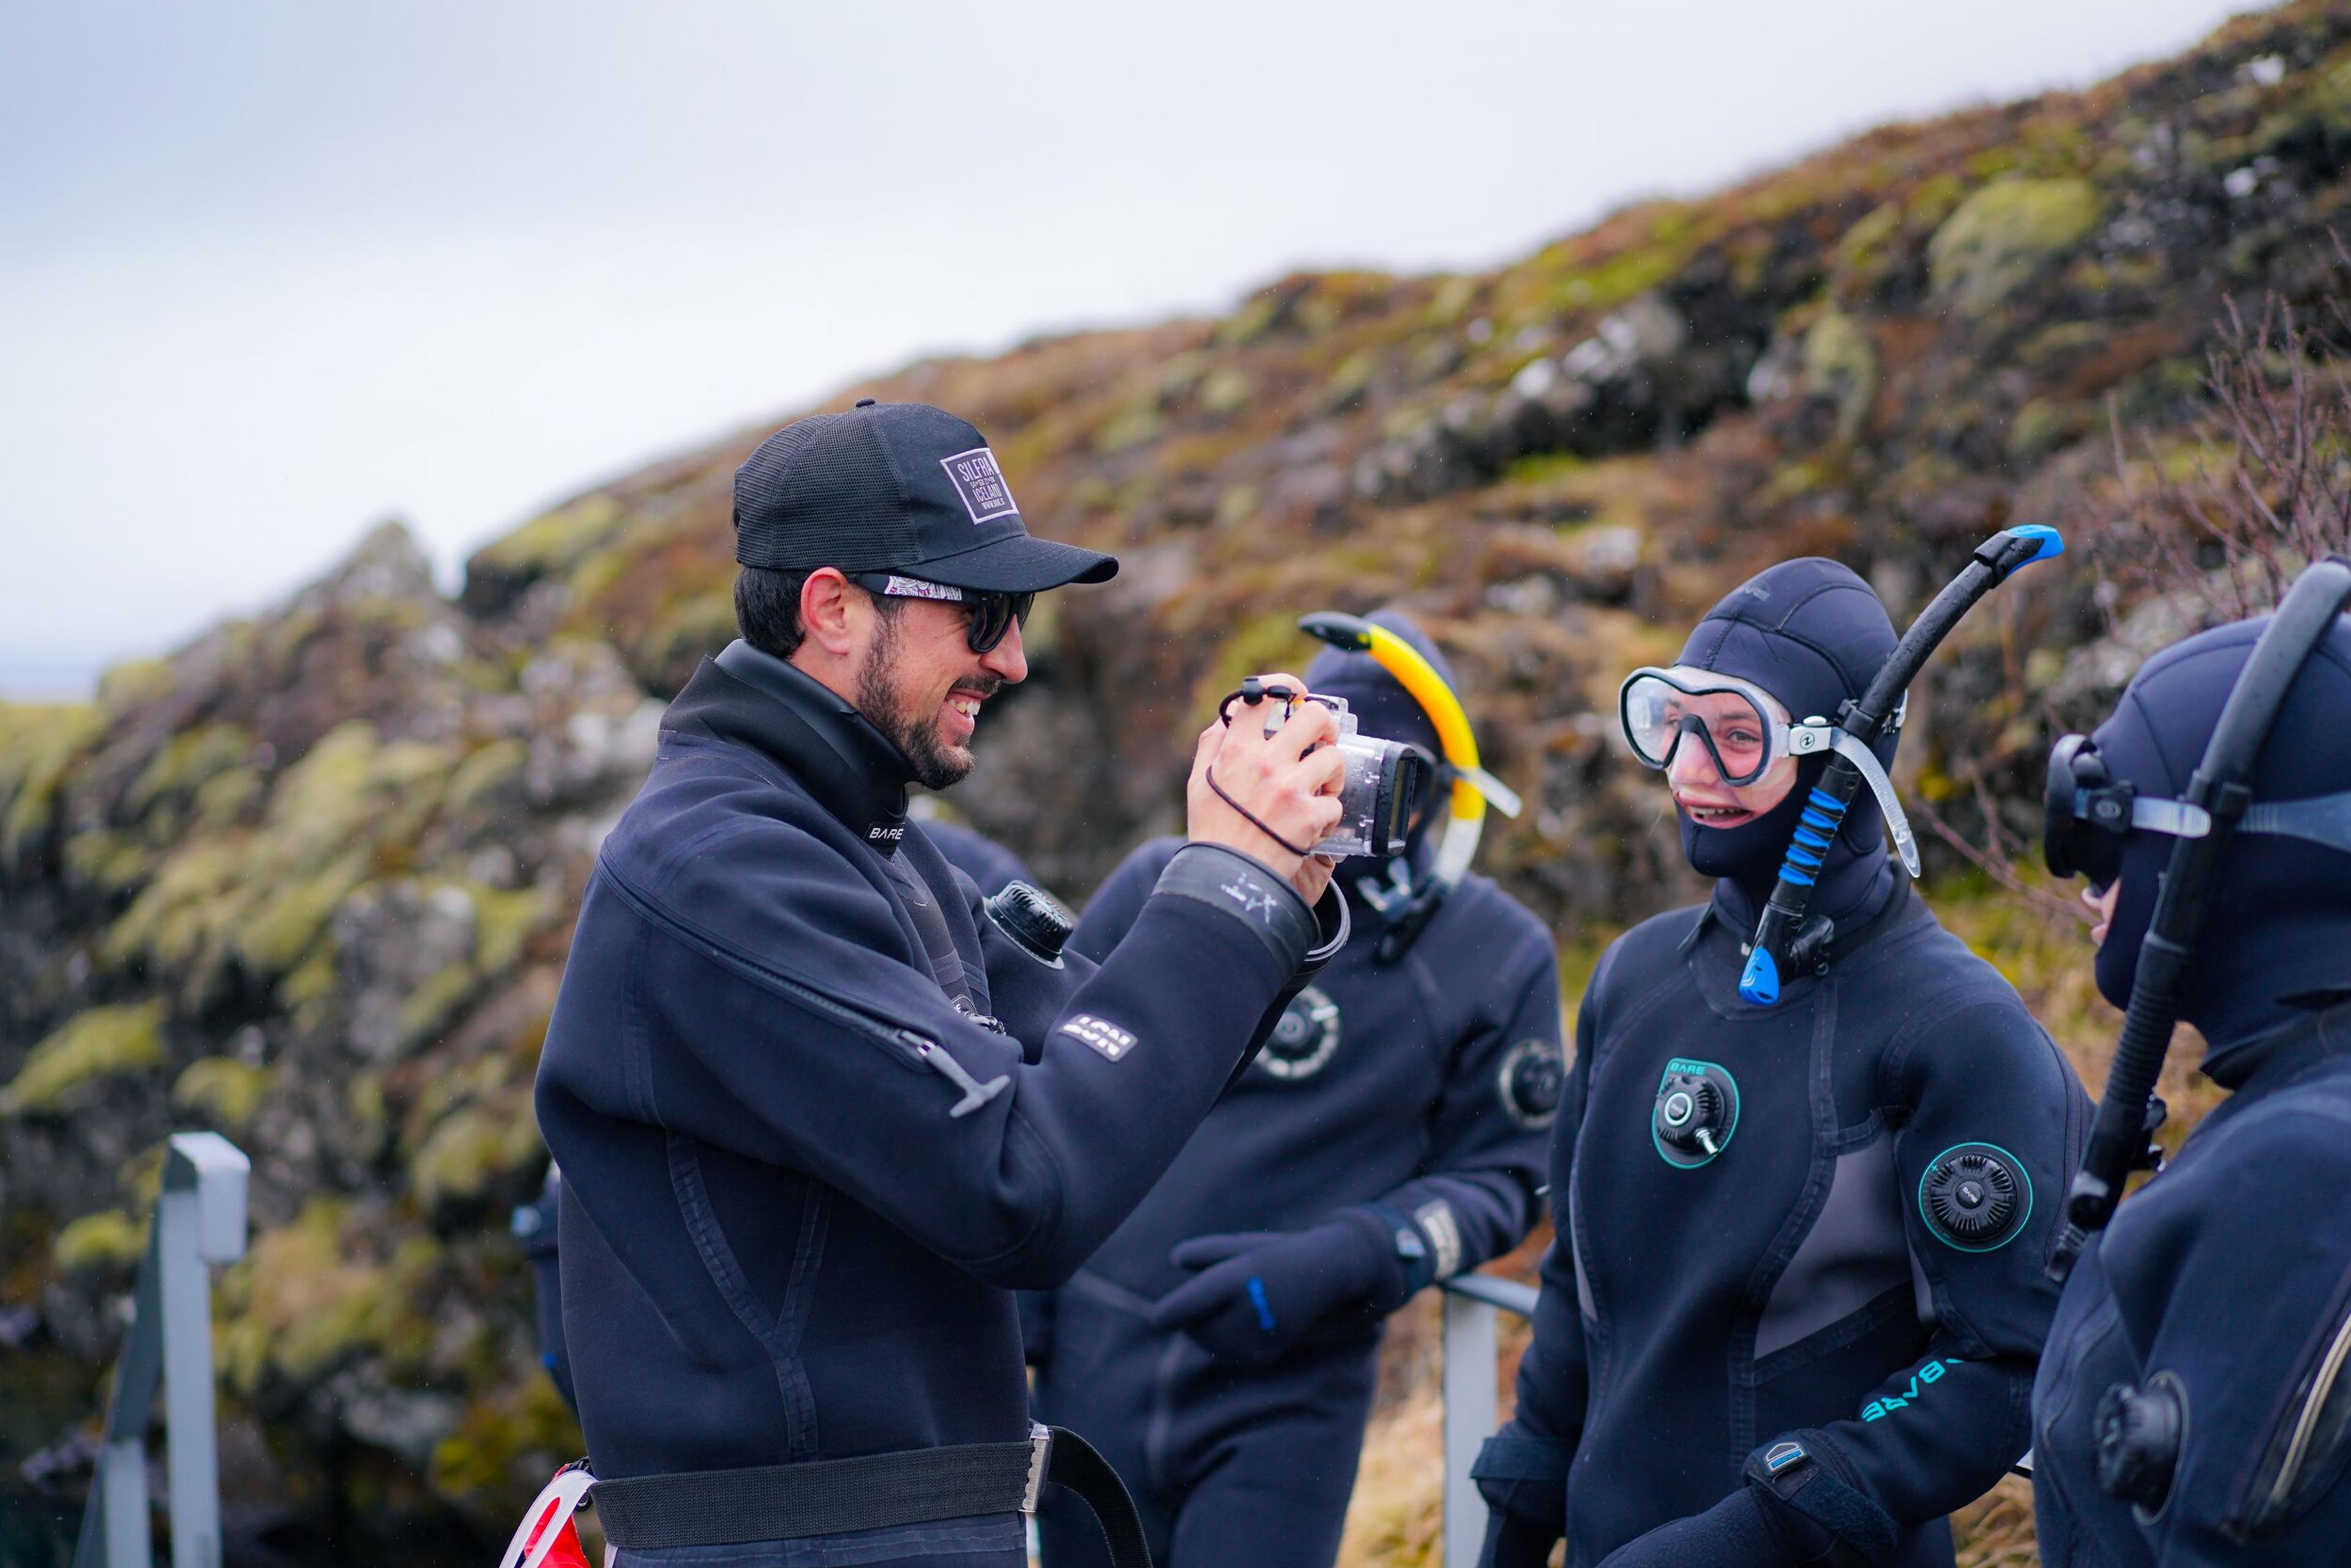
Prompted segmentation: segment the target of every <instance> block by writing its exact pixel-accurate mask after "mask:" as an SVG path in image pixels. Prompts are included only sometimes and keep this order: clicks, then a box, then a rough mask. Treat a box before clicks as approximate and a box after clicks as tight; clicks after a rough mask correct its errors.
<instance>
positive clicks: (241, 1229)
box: [74, 1133, 251, 1568]
mask: <svg viewBox="0 0 2351 1568" xmlns="http://www.w3.org/2000/svg"><path fill="white" fill-rule="evenodd" d="M250 1169H251V1163H250V1162H249V1161H247V1160H246V1157H245V1155H243V1154H242V1153H241V1152H239V1151H238V1149H237V1148H236V1146H235V1145H233V1144H231V1143H230V1142H229V1141H228V1140H227V1139H225V1138H224V1137H222V1136H221V1135H220V1134H217V1133H180V1134H174V1135H173V1136H172V1141H171V1144H170V1146H169V1151H168V1153H167V1154H166V1155H165V1158H164V1163H163V1191H162V1196H161V1197H159V1198H158V1200H157V1202H156V1205H155V1223H154V1226H153V1228H152V1231H151V1232H150V1234H149V1237H148V1241H147V1256H146V1258H145V1259H144V1260H142V1261H141V1264H140V1266H139V1284H138V1293H137V1295H136V1297H135V1298H134V1303H135V1304H134V1305H133V1307H132V1310H131V1327H130V1330H129V1332H128V1333H126V1334H125V1336H124V1339H123V1344H122V1356H121V1359H120V1362H118V1363H117V1364H116V1369H115V1380H114V1398H113V1400H112V1401H111V1403H110V1405H109V1406H108V1408H107V1416H106V1441H105V1446H104V1448H102V1449H101V1450H100V1455H99V1470H98V1476H97V1479H96V1483H95V1485H93V1486H92V1488H91V1495H90V1500H89V1506H88V1507H87V1509H86V1510H85V1511H84V1512H83V1514H82V1527H81V1537H80V1540H79V1542H78V1543H77V1545H76V1546H75V1548H74V1568H154V1563H155V1552H154V1543H153V1538H152V1534H151V1533H150V1528H149V1524H148V1519H147V1447H146V1438H147V1421H148V1416H150V1415H151V1414H152V1411H153V1408H154V1404H155V1384H156V1380H157V1378H158V1377H159V1376H160V1377H161V1378H162V1382H163V1385H164V1419H165V1422H166V1423H167V1425H166V1426H165V1427H164V1443H165V1463H166V1470H165V1475H166V1477H167V1480H168V1488H167V1496H168V1499H169V1503H170V1510H171V1520H172V1568H220V1555H221V1549H220V1448H219V1437H218V1434H217V1433H216V1432H215V1431H214V1416H213V1334H212V1278H211V1274H210V1271H209V1269H208V1267H207V1266H208V1265H210V1264H214V1263H229V1262H234V1261H235V1260H237V1259H239V1258H242V1257H243V1256H245V1230H246V1174H247V1172H248V1171H249V1170H250Z"/></svg>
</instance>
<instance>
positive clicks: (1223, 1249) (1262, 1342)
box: [1151, 1207, 1427, 1366]
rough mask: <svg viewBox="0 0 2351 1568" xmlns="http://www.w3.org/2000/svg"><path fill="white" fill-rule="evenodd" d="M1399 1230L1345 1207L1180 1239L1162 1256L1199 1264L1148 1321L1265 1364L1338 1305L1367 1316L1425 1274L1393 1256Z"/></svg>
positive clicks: (1374, 1214)
mask: <svg viewBox="0 0 2351 1568" xmlns="http://www.w3.org/2000/svg"><path fill="white" fill-rule="evenodd" d="M1403 1228H1407V1229H1409V1228H1410V1224H1409V1222H1408V1221H1407V1222H1405V1225H1404V1227H1403ZM1398 1229H1399V1227H1398V1226H1397V1225H1395V1224H1394V1223H1391V1221H1390V1219H1389V1218H1385V1217H1383V1216H1382V1215H1381V1214H1380V1213H1379V1212H1378V1211H1376V1210H1375V1209H1373V1208H1370V1207H1362V1208H1343V1209H1341V1210H1340V1211H1339V1212H1338V1213H1337V1214H1335V1215H1333V1216H1332V1218H1329V1219H1327V1220H1325V1221H1324V1222H1322V1224H1320V1225H1317V1226H1314V1227H1313V1228H1311V1229H1307V1230H1297V1231H1290V1232H1287V1233H1282V1232H1276V1231H1264V1230H1245V1231H1235V1232H1231V1233H1228V1234H1223V1235H1216V1236H1197V1237H1194V1238H1193V1239H1191V1240H1189V1241H1184V1242H1179V1243H1177V1244H1176V1246H1175V1249H1174V1250H1173V1251H1172V1252H1170V1253H1169V1254H1168V1259H1169V1261H1171V1262H1173V1263H1174V1264H1175V1266H1176V1267H1177V1268H1179V1269H1190V1270H1197V1272H1196V1274H1194V1276H1193V1277H1192V1278H1191V1279H1190V1280H1188V1281H1185V1282H1184V1283H1183V1284H1181V1285H1178V1286H1177V1287H1175V1290H1173V1291H1169V1292H1168V1293H1167V1294H1166V1295H1165V1296H1164V1297H1162V1298H1161V1299H1160V1301H1159V1304H1158V1305H1157V1306H1156V1307H1155V1308H1154V1309H1153V1310H1152V1313H1151V1322H1152V1325H1153V1326H1154V1327H1155V1328H1161V1329H1179V1330H1181V1331H1183V1333H1186V1334H1188V1335H1189V1336H1191V1338H1192V1339H1193V1340H1194V1341H1195V1342H1196V1343H1198V1344H1199V1345H1200V1347H1201V1348H1202V1349H1204V1350H1206V1351H1207V1352H1208V1354H1211V1355H1214V1356H1215V1357H1216V1358H1217V1360H1219V1361H1222V1362H1226V1363H1228V1364H1231V1365H1234V1366H1266V1365H1270V1364H1272V1363H1273V1362H1276V1361H1279V1360H1280V1358H1281V1357H1282V1356H1284V1355H1285V1354H1289V1352H1290V1349H1291V1348H1292V1347H1293V1346H1295V1345H1296V1344H1297V1343H1298V1342H1299V1341H1300V1340H1301V1339H1302V1338H1303V1337H1305V1335H1306V1334H1307V1333H1308V1332H1309V1331H1310V1330H1311V1329H1313V1328H1314V1327H1315V1326H1316V1325H1317V1324H1319V1323H1322V1322H1325V1321H1326V1320H1328V1319H1330V1318H1331V1317H1332V1315H1333V1314H1335V1313H1337V1312H1341V1311H1342V1310H1343V1309H1348V1310H1352V1311H1354V1312H1361V1313H1362V1314H1363V1321H1364V1322H1373V1321H1374V1320H1375V1319H1376V1318H1378V1317H1381V1316H1384V1315H1385V1314H1386V1313H1388V1312H1393V1311H1394V1310H1395V1308H1396V1307H1398V1306H1401V1305H1402V1304H1403V1303H1404V1301H1405V1299H1406V1298H1407V1297H1409V1296H1410V1295H1411V1294H1412V1292H1413V1291H1415V1290H1416V1289H1418V1288H1419V1286H1421V1285H1423V1284H1426V1283H1427V1281H1426V1277H1425V1275H1426V1268H1425V1266H1424V1267H1422V1268H1421V1269H1419V1270H1416V1269H1414V1268H1413V1266H1412V1263H1413V1260H1408V1259H1406V1258H1404V1257H1401V1256H1399V1255H1398V1251H1397V1245H1396V1239H1397V1232H1398ZM1414 1234H1415V1235H1417V1232H1416V1231H1414ZM1416 1272H1418V1273H1420V1274H1422V1275H1423V1276H1424V1277H1422V1278H1419V1279H1417V1280H1416V1279H1415V1278H1414V1275H1415V1273H1416Z"/></svg>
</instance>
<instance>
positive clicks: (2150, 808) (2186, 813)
mask: <svg viewBox="0 0 2351 1568" xmlns="http://www.w3.org/2000/svg"><path fill="white" fill-rule="evenodd" d="M2130 825H2131V826H2132V828H2133V829H2135V830H2137V831H2144V832H2150V833H2165V834H2168V835H2169V836H2170V837H2172V838H2175V839H2200V838H2204V837H2206V836H2207V835H2209V834H2210V832H2211V831H2212V813H2211V812H2210V811H2208V810H2205V809H2204V808H2203V807H2201V806H2199V805H2196V804H2194V803H2193V802H2191V801H2187V800H2167V799H2165V798H2163V797H2162V796H2159V795H2138V796H2134V797H2133V798H2132V800H2131V815H2130ZM2237 831H2239V832H2241V833H2267V834H2271V835H2273V836H2274V837H2277V838H2284V839H2301V840H2303V841H2304V842H2306V843H2314V844H2320V845H2324V846H2325V848H2327V849H2330V850H2340V851H2342V852H2345V853H2346V854H2351V789H2346V790H2344V791H2341V792H2340V793H2337V794H2334V795H2313V796H2311V797H2310V798H2308V799H2307V800H2273V801H2271V802H2270V803H2268V804H2267V805H2256V806H2249V807H2247V808H2246V809H2245V814H2244V815H2243V816H2242V817H2241V818H2240V819H2238V821H2237Z"/></svg>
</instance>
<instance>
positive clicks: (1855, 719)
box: [1739, 523, 2065, 1007]
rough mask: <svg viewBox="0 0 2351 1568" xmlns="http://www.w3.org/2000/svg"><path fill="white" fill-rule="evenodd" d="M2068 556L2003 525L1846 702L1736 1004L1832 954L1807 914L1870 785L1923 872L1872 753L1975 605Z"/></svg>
mask: <svg viewBox="0 0 2351 1568" xmlns="http://www.w3.org/2000/svg"><path fill="white" fill-rule="evenodd" d="M2064 549H2065V541H2064V539H2062V538H2059V537H2058V534H2057V530H2056V529H2054V528H2047V527H2044V526H2043V525H2041V524H2037V523H2026V524H2020V525H2019V526H2017V527H2015V528H2003V529H2001V531H2000V532H1999V533H1996V534H1994V535H1992V536H1991V538H1988V539H1986V540H1984V542H1983V543H1981V544H1980V545H1978V546H1977V547H1976V548H1975V551H1974V553H1973V555H1972V557H1971V558H1970V559H1969V561H1968V564H1967V566H1966V567H1965V568H1964V569H1963V570H1961V571H1960V572H1959V576H1957V577H1955V578H1953V579H1952V580H1950V582H1949V583H1948V584H1947V585H1945V587H1944V589H1943V591H1941V592H1940V593H1938V594H1937V595H1935V600H1934V602H1933V603H1931V604H1929V605H1928V606H1927V608H1926V611H1925V612H1923V613H1921V614H1920V615H1919V617H1918V619H1917V620H1916V621H1914V622H1911V623H1910V629H1909V630H1908V631H1907V632H1904V633H1903V634H1902V640H1901V641H1900V642H1899V643H1896V644H1895V648H1894V652H1893V653H1892V654H1891V655H1889V656H1888V657H1887V659H1886V663H1885V664H1883V665H1881V666H1879V668H1878V671H1877V674H1876V675H1874V676H1872V677H1871V679H1870V682H1869V685H1868V687H1867V688H1866V689H1865V691H1864V692H1863V693H1862V695H1861V697H1860V699H1859V700H1858V701H1848V702H1847V703H1845V704H1844V706H1843V707H1842V708H1841V709H1840V710H1839V711H1838V713H1837V716H1836V724H1835V727H1834V732H1832V733H1831V736H1830V740H1831V742H1832V748H1833V750H1834V756H1832V757H1831V758H1830V759H1829V763H1828V767H1827V768H1826V769H1824V770H1823V773H1822V774H1821V779H1820V782H1819V783H1818V784H1816V785H1814V786H1813V789H1812V793H1811V795H1810V796H1809V797H1808V798H1807V799H1806V800H1805V803H1804V810H1803V813H1802V816H1801V817H1800V818H1799V819H1798V821H1797V827H1796V832H1795V837H1794V838H1793V839H1792V840H1791V841H1790V842H1789V844H1788V852H1787V855H1786V858H1785V859H1784V860H1782V862H1781V866H1780V875H1779V880H1778V881H1777V882H1775V883H1773V884H1772V887H1771V898H1770V900H1769V901H1768V902H1767V903H1766V904H1764V906H1763V914H1762V915H1761V918H1759V919H1758V920H1757V922H1756V925H1755V938H1754V941H1753V943H1752V944H1751V945H1750V949H1749V952H1748V956H1747V967H1746V968H1745V969H1744V970H1742V971H1741V972H1740V977H1739V996H1740V1000H1742V1001H1745V1002H1748V1003H1750V1004H1752V1005H1754V1006H1756V1007H1771V1006H1774V1005H1776V1004H1777V1003H1778V1002H1779V1000H1780V988H1781V982H1782V977H1783V976H1788V975H1794V974H1800V973H1802V971H1803V970H1804V969H1805V968H1807V967H1810V966H1811V965H1813V963H1815V962H1817V961H1818V959H1819V957H1820V956H1821V955H1822V954H1823V953H1824V952H1826V951H1827V948H1828V944H1829V941H1830V939H1831V937H1832V936H1834V928H1833V927H1832V925H1831V924H1830V922H1829V921H1828V920H1827V919H1825V918H1821V917H1814V918H1811V919H1807V917H1806V914H1807V911H1808V910H1809V909H1810V907H1811V904H1812V899H1813V885H1814V883H1816V882H1817V881H1818V875H1819V873H1820V871H1821V868H1822V866H1823V862H1824V860H1825V857H1826V856H1827V853H1828V851H1829V847H1830V845H1831V844H1832V843H1833V842H1834V841H1835V839H1836V835H1837V830H1838V828H1840V827H1841V826H1843V825H1844V816H1845V812H1846V811H1847V810H1850V809H1851V808H1852V806H1853V802H1854V798H1855V796H1856V795H1858V794H1859V793H1860V791H1861V789H1862V786H1863V785H1864V784H1865V783H1866V784H1867V785H1868V786H1869V787H1870V789H1871V790H1872V791H1873V792H1874V793H1875V794H1876V797H1877V800H1878V804H1879V805H1880V806H1881V807H1882V808H1884V810H1885V812H1886V823H1887V825H1888V826H1889V827H1890V828H1891V829H1892V830H1893V832H1894V842H1895V848H1896V850H1897V851H1898V852H1900V853H1901V856H1902V863H1903V865H1904V867H1905V869H1907V871H1908V872H1909V873H1910V874H1911V875H1913V876H1916V875H1917V873H1918V851H1917V844H1916V843H1915V841H1913V840H1912V839H1911V836H1910V829H1909V824H1908V823H1907V821H1905V820H1904V818H1903V815H1902V810H1901V807H1900V805H1899V803H1898V802H1896V800H1895V799H1894V789H1893V786H1892V784H1891V783H1889V782H1888V781H1887V780H1886V773H1885V769H1884V768H1883V767H1881V766H1880V765H1879V764H1878V762H1877V760H1876V755H1875V754H1874V752H1873V751H1872V750H1871V748H1872V747H1875V746H1876V744H1877V742H1878V740H1879V738H1880V737H1882V736H1884V735H1885V733H1886V730H1887V729H1888V728H1889V727H1891V726H1893V725H1894V724H1896V722H1897V716H1898V715H1899V714H1900V712H1901V710H1902V704H1903V698H1904V695H1905V694H1906V693H1907V692H1908V691H1909V689H1910V683H1911V681H1912V680H1913V679H1914V678H1915V677H1916V676H1917V674H1918V671H1919V670H1920V669H1921V668H1922V667H1924V665H1925V664H1926V663H1927V660H1928V656H1929V655H1931V654H1932V653H1934V651H1935V649H1936V648H1937V647H1938V646H1939V645H1940V644H1941V643H1942V641H1943V639H1944V638H1945V637H1947V636H1949V635H1950V632H1951V628H1953V627H1954V626H1957V625H1958V624H1959V620H1960V618H1961V617H1962V616H1964V615H1966V614H1967V612H1969V611H1970V609H1972V608H1974V606H1975V602H1976V601H1978V600H1979V599H1981V598H1982V597H1983V596H1984V595H1985V594H1987V593H1989V592H1991V591H1992V590H1993V589H1995V588H1997V587H1999V586H2000V585H2001V583H2002V582H2004V581H2006V580H2008V578H2009V577H2010V576H2011V574H2012V573H2013V572H2015V570H2017V569H2018V568H2019V567H2022V566H2028V565H2030V564H2032V562H2033V561H2036V560H2047V559H2051V558H2052V557H2053V556H2056V555H2059V554H2061V553H2063V551H2064ZM1847 689H1848V690H1850V689H1851V688H1850V687H1848V688H1847ZM1799 728H1802V729H1807V730H1812V731H1814V732H1815V733H1817V732H1818V726H1817V725H1816V724H1813V723H1808V724H1806V725H1804V726H1800V727H1799Z"/></svg>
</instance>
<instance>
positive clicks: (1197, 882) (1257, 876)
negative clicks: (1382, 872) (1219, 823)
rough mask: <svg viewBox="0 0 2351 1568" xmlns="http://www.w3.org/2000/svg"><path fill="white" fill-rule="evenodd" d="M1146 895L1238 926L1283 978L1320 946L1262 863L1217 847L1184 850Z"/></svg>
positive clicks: (1310, 923)
mask: <svg viewBox="0 0 2351 1568" xmlns="http://www.w3.org/2000/svg"><path fill="white" fill-rule="evenodd" d="M1151 891H1152V893H1153V894H1154V895H1157V894H1173V895H1175V897H1177V898H1188V899H1191V900H1192V901H1193V902H1194V903H1196V904H1207V906H1208V907H1209V908H1211V909H1216V910H1221V911H1222V912H1223V913H1224V914H1226V915H1229V916H1231V917H1232V918H1233V919H1235V920H1238V921H1239V922H1240V923H1241V924H1242V925H1246V926H1248V927H1249V930H1250V931H1251V932H1252V933H1254V934H1255V935H1256V936H1257V939H1258V940H1259V941H1260V942H1262V943H1264V944H1265V949H1266V951H1267V952H1269V953H1270V954H1272V955H1273V956H1274V957H1275V958H1277V959H1278V960H1280V964H1281V968H1282V973H1283V974H1284V975H1285V976H1290V975H1294V974H1296V973H1297V972H1298V967H1299V966H1300V965H1301V964H1302V963H1304V962H1305V961H1306V958H1307V956H1308V954H1309V953H1311V951H1313V950H1314V949H1315V948H1316V947H1317V946H1320V945H1321V944H1322V942H1323V940H1324V934H1323V931H1322V923H1321V922H1319V921H1318V920H1316V918H1315V916H1314V912H1313V911H1311V910H1310V909H1308V908H1307V907H1306V901H1305V900H1304V899H1302V898H1301V897H1299V896H1298V890H1297V889H1296V888H1293V887H1291V886H1290V883H1288V882H1287V881H1285V880H1284V879H1283V878H1281V877H1280V876H1277V875H1276V874H1275V873H1274V870H1273V868H1272V867H1271V866H1270V865H1267V864H1266V863H1265V862H1263V861H1260V860H1258V859H1256V858H1255V857H1253V856H1250V855H1245V854H1243V853H1241V852H1239V851H1238V850H1230V849H1227V848H1225V846H1224V845H1222V844H1202V843H1190V844H1186V845H1185V846H1184V847H1183V848H1182V849H1180V850H1177V851H1176V852H1175V858H1174V859H1173V860H1171V861H1169V862H1167V869H1166V870H1165V871H1163V872H1161V873H1159V881H1158V883H1157V884H1156V885H1155V886H1154V887H1153V888H1152V890H1151ZM1343 902H1344V901H1342V903H1343ZM1343 936H1344V934H1343V933H1342V939H1343Z"/></svg>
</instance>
